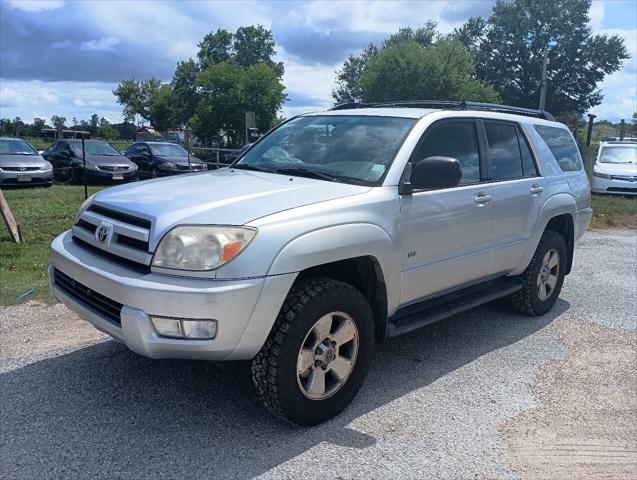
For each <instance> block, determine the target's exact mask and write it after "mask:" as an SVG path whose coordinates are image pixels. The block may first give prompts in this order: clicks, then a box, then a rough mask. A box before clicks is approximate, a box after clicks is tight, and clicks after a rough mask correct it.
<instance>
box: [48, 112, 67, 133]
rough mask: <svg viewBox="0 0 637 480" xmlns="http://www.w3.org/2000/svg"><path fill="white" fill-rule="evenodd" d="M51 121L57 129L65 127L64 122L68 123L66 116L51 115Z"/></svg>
mask: <svg viewBox="0 0 637 480" xmlns="http://www.w3.org/2000/svg"><path fill="white" fill-rule="evenodd" d="M51 123H52V124H53V128H55V129H56V130H62V129H63V128H65V127H64V124H65V123H66V117H60V116H58V115H53V116H52V117H51Z"/></svg>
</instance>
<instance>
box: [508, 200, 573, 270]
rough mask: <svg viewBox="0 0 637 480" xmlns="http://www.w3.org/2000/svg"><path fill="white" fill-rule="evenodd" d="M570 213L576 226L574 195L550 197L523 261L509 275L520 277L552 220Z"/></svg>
mask: <svg viewBox="0 0 637 480" xmlns="http://www.w3.org/2000/svg"><path fill="white" fill-rule="evenodd" d="M565 213H568V214H569V215H571V216H572V217H573V222H574V224H576V223H575V222H576V220H577V204H576V203H575V199H574V198H573V196H572V195H570V194H568V193H558V194H556V195H553V196H551V197H549V198H548V199H547V200H546V202H544V205H542V208H541V209H540V213H539V215H538V217H537V220H536V222H535V227H534V228H533V233H532V234H531V238H530V239H529V243H528V245H527V247H526V251H525V252H524V255H523V256H522V260H521V261H520V263H519V264H518V266H517V268H516V269H515V270H513V271H512V272H511V273H510V274H509V275H519V274H521V273H522V272H524V270H526V267H528V266H529V263H531V259H532V258H533V254H534V253H535V250H536V249H537V246H538V244H539V243H540V239H541V238H542V234H543V233H544V229H545V228H546V226H547V225H548V223H549V221H550V220H551V218H553V217H556V216H558V215H563V214H565Z"/></svg>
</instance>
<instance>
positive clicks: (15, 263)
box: [0, 185, 103, 305]
mask: <svg viewBox="0 0 637 480" xmlns="http://www.w3.org/2000/svg"><path fill="white" fill-rule="evenodd" d="M101 188H103V187H89V195H92V194H93V193H95V192H96V191H98V190H100V189H101ZM3 193H4V196H5V197H6V199H7V202H8V203H9V206H10V208H11V211H12V212H13V216H14V217H15V219H16V222H18V224H19V225H20V230H21V232H22V236H23V239H24V243H23V244H16V243H14V242H13V241H12V240H11V237H10V236H9V233H8V232H7V229H6V228H5V226H4V224H3V223H1V222H0V304H2V305H9V304H13V303H15V299H16V297H17V296H18V295H21V294H22V293H25V292H27V291H28V290H31V289H32V288H34V289H35V292H34V293H33V294H32V295H29V297H28V298H29V299H37V300H43V301H46V302H52V301H53V297H52V296H51V294H50V292H49V287H48V283H47V282H48V280H47V273H46V266H47V262H48V258H49V245H50V244H51V241H52V240H53V239H54V238H55V237H56V236H57V235H58V234H60V233H62V232H63V231H65V230H68V229H69V228H71V225H72V224H73V220H74V219H75V215H76V214H77V211H78V210H79V208H80V205H82V202H83V201H84V187H78V186H66V185H55V186H53V187H51V188H28V189H19V190H17V189H16V190H3Z"/></svg>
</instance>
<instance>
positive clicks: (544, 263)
mask: <svg viewBox="0 0 637 480" xmlns="http://www.w3.org/2000/svg"><path fill="white" fill-rule="evenodd" d="M550 258H551V250H549V251H548V252H546V254H545V255H544V259H542V265H548V264H549V259H550Z"/></svg>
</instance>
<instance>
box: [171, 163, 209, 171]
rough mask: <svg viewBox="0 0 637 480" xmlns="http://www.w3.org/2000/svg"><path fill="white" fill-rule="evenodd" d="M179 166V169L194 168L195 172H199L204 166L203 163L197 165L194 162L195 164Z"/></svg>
mask: <svg viewBox="0 0 637 480" xmlns="http://www.w3.org/2000/svg"><path fill="white" fill-rule="evenodd" d="M177 168H178V169H179V170H188V171H190V170H192V171H193V172H198V171H200V170H202V169H203V167H202V166H201V165H199V164H197V165H194V164H193V165H177Z"/></svg>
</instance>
